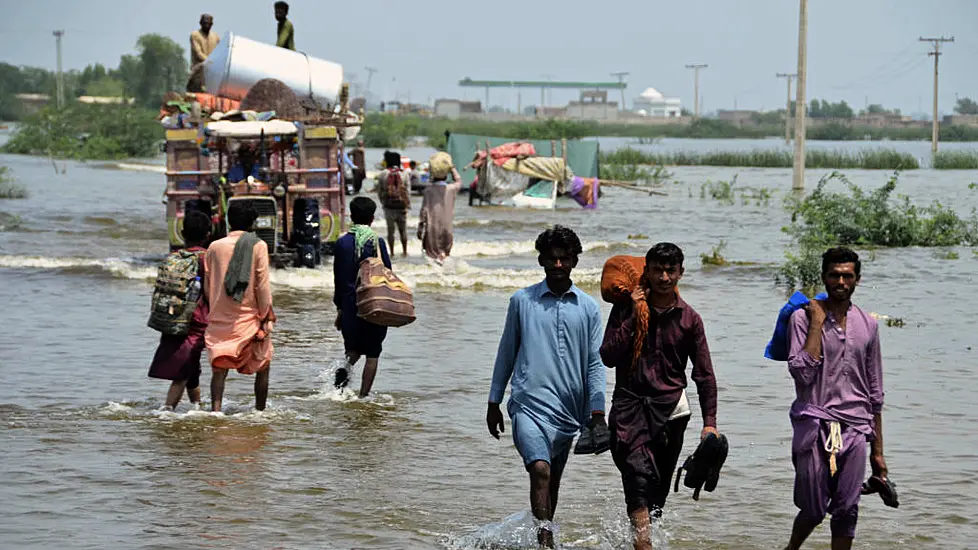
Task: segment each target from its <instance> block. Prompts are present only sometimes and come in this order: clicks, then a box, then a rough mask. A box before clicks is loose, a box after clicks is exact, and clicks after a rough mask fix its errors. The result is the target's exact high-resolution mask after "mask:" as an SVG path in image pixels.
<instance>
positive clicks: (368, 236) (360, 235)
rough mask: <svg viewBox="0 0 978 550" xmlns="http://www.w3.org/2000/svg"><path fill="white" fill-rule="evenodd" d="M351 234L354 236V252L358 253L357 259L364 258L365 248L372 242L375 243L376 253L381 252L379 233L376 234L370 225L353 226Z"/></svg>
mask: <svg viewBox="0 0 978 550" xmlns="http://www.w3.org/2000/svg"><path fill="white" fill-rule="evenodd" d="M350 233H351V234H353V243H354V250H355V251H356V255H357V258H360V257H361V256H363V249H364V247H366V246H367V243H368V242H371V241H373V243H374V251H375V253H376V252H379V251H380V243H379V242H378V241H377V239H378V237H377V233H374V230H373V229H370V226H369V225H361V224H353V225H352V226H351V227H350Z"/></svg>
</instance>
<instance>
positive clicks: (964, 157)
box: [933, 151, 978, 170]
mask: <svg viewBox="0 0 978 550" xmlns="http://www.w3.org/2000/svg"><path fill="white" fill-rule="evenodd" d="M933 165H934V168H936V169H938V170H978V151H938V152H937V154H935V155H934V161H933Z"/></svg>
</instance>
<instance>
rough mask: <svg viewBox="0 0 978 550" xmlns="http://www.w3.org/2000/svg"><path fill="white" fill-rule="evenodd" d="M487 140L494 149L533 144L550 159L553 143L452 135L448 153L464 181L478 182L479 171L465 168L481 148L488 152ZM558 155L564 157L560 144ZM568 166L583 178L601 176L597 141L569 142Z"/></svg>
mask: <svg viewBox="0 0 978 550" xmlns="http://www.w3.org/2000/svg"><path fill="white" fill-rule="evenodd" d="M486 141H488V142H489V145H490V146H491V147H498V146H500V145H503V144H506V143H511V142H514V141H515V142H524V143H532V144H533V146H534V148H535V149H536V152H537V154H538V155H541V156H543V157H547V156H549V155H550V141H549V140H542V139H525V140H520V139H512V138H494V137H488V136H475V135H470V134H452V135H451V137H450V138H449V139H448V154H450V155H452V158H453V159H455V166H456V167H457V168H458V170H459V172H460V173H461V175H462V179H463V180H464V181H466V182H471V181H472V180H473V179H475V175H476V172H475V170H472V169H466V168H465V166H466V165H468V164H469V163H470V162H471V161H472V159H473V158H475V154H476V151H478V150H479V149H482V150H485V148H486ZM557 156H558V157H559V156H561V151H560V141H557ZM567 164H568V167H569V168H570V170H571V172H573V173H574V174H575V175H578V176H581V177H584V178H596V177H598V142H597V141H580V140H569V141H568V142H567Z"/></svg>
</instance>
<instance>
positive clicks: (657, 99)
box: [632, 88, 682, 118]
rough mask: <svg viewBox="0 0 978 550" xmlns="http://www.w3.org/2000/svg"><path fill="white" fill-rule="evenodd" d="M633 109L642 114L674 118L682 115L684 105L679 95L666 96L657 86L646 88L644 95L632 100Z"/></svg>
mask: <svg viewBox="0 0 978 550" xmlns="http://www.w3.org/2000/svg"><path fill="white" fill-rule="evenodd" d="M632 104H633V105H634V107H633V109H634V110H635V112H636V113H638V114H640V115H642V116H648V117H658V118H673V117H679V116H682V106H681V102H680V100H679V98H678V97H665V96H663V95H662V94H661V93H660V92H659V91H658V90H656V89H655V88H646V89H645V91H644V92H642V95H640V96H638V97H637V98H635V101H633V102H632Z"/></svg>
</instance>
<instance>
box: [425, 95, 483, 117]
mask: <svg viewBox="0 0 978 550" xmlns="http://www.w3.org/2000/svg"><path fill="white" fill-rule="evenodd" d="M480 113H482V103H481V102H479V101H462V100H459V99H438V100H436V101H435V116H437V117H444V118H449V119H452V120H458V119H460V118H463V117H466V116H472V115H478V114H480Z"/></svg>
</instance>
